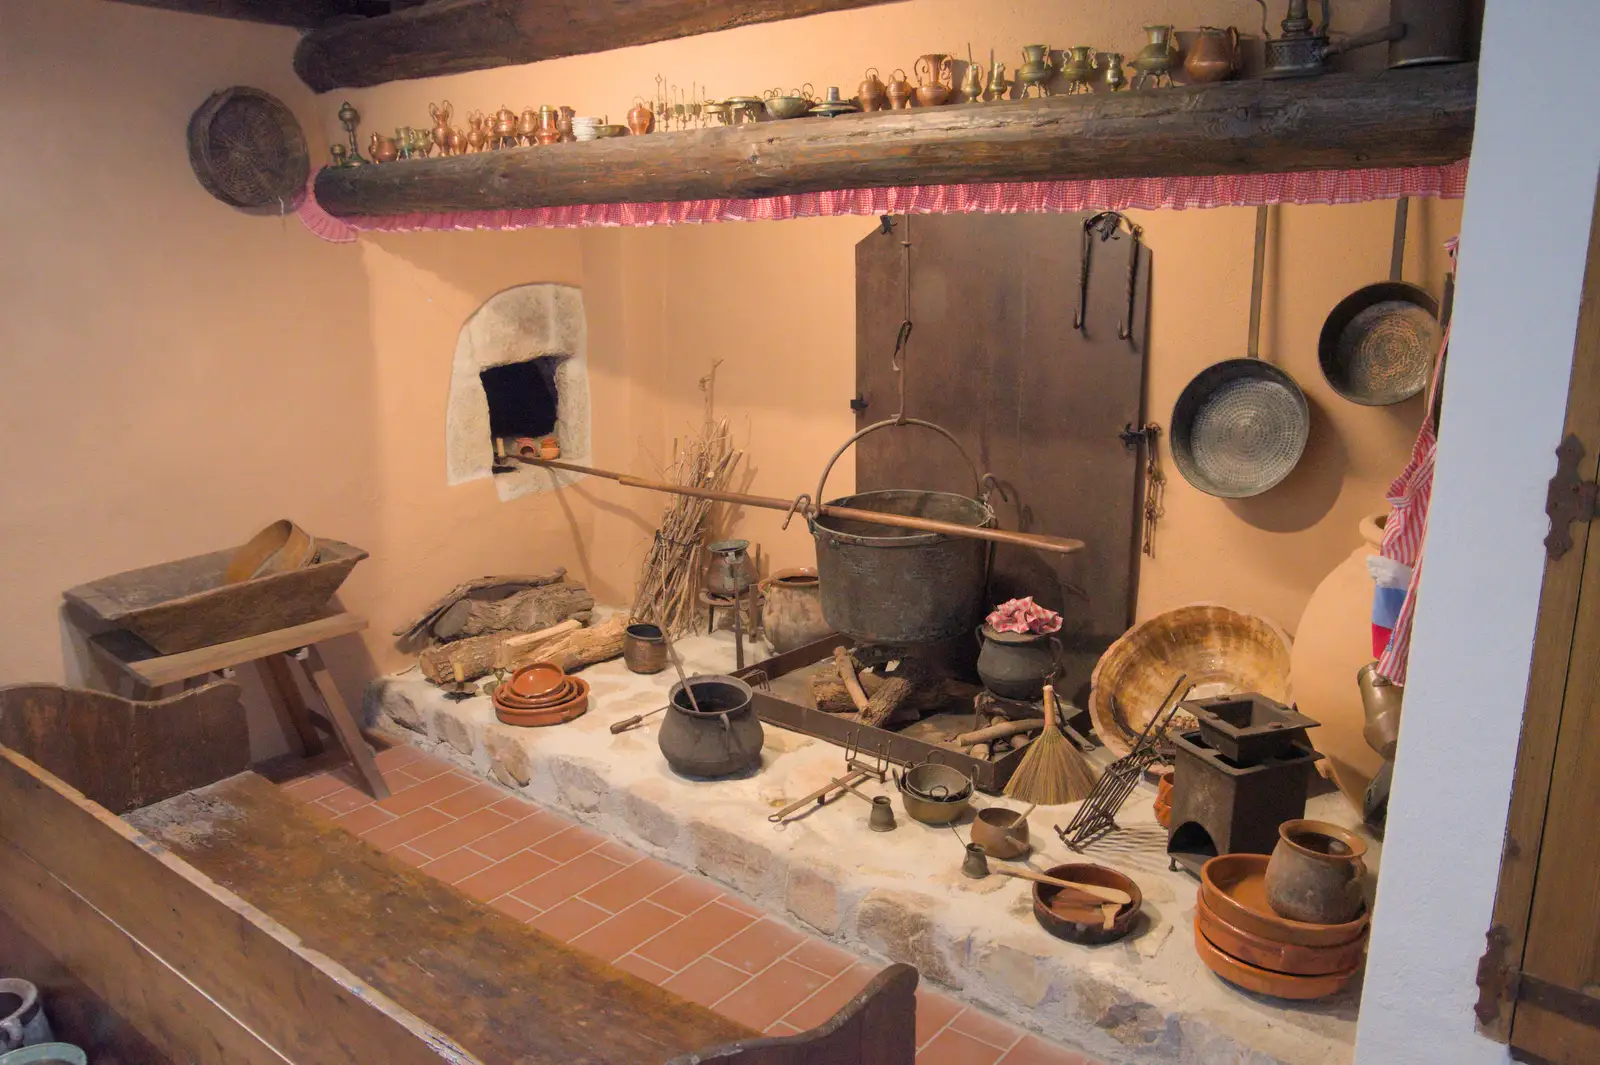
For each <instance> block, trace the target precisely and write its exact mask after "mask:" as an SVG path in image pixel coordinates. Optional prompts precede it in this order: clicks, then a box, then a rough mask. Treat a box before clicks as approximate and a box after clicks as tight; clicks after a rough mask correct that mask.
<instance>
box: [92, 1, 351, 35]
mask: <svg viewBox="0 0 1600 1065" xmlns="http://www.w3.org/2000/svg"><path fill="white" fill-rule="evenodd" d="M119 2H120V3H124V4H137V5H138V6H140V7H159V8H163V9H165V10H167V11H183V12H187V13H189V14H192V15H213V16H215V17H217V18H231V19H242V20H243V21H246V22H268V23H272V24H274V25H277V26H294V27H296V28H298V29H302V30H309V29H312V28H314V27H316V26H324V25H327V24H328V23H329V22H332V21H333V20H334V19H337V18H350V17H352V16H355V15H357V14H358V13H359V11H360V9H361V8H362V7H363V6H370V5H363V4H362V2H361V0H119Z"/></svg>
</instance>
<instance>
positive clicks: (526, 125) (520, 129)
mask: <svg viewBox="0 0 1600 1065" xmlns="http://www.w3.org/2000/svg"><path fill="white" fill-rule="evenodd" d="M538 131H539V112H537V111H535V110H534V109H533V108H531V107H526V108H523V110H522V117H521V118H519V119H517V143H518V144H532V143H533V135H534V134H535V133H537V132H538Z"/></svg>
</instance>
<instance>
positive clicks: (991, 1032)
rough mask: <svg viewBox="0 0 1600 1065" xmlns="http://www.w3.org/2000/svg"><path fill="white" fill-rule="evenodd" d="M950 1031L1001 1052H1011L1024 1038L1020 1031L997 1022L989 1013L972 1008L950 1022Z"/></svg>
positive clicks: (963, 1011) (999, 1021)
mask: <svg viewBox="0 0 1600 1065" xmlns="http://www.w3.org/2000/svg"><path fill="white" fill-rule="evenodd" d="M950 1029H951V1030H952V1031H956V1032H960V1033H961V1034H962V1035H970V1036H971V1037H972V1038H974V1039H978V1040H981V1041H983V1042H985V1043H988V1044H989V1045H990V1046H993V1047H999V1048H1000V1049H1001V1050H1010V1049H1011V1048H1012V1047H1013V1046H1015V1045H1016V1043H1017V1040H1018V1039H1019V1038H1021V1036H1022V1033H1021V1032H1020V1031H1018V1030H1017V1029H1016V1028H1013V1027H1012V1026H1011V1025H1009V1024H1007V1023H1006V1022H1005V1021H1001V1020H996V1019H995V1018H993V1017H991V1016H989V1015H988V1014H987V1013H981V1012H979V1011H978V1010H975V1009H971V1008H968V1009H965V1010H962V1011H961V1012H960V1013H959V1014H957V1015H956V1019H955V1020H953V1021H951V1022H950Z"/></svg>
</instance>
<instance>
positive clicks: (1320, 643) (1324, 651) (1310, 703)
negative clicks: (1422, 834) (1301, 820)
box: [1289, 514, 1388, 809]
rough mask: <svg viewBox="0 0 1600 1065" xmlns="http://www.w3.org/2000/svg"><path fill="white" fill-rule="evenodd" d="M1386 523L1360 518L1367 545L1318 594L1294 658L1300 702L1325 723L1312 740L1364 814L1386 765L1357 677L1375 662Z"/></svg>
mask: <svg viewBox="0 0 1600 1065" xmlns="http://www.w3.org/2000/svg"><path fill="white" fill-rule="evenodd" d="M1387 517H1388V515H1387V514H1374V515H1371V516H1369V517H1366V518H1363V519H1362V520H1361V523H1360V525H1359V527H1358V529H1359V533H1360V537H1361V546H1359V547H1357V548H1356V549H1355V550H1354V551H1352V552H1351V553H1350V555H1349V557H1348V558H1346V559H1345V560H1344V561H1343V562H1341V563H1339V564H1338V565H1337V566H1335V567H1334V568H1333V571H1332V572H1331V573H1329V574H1328V575H1327V576H1326V577H1324V578H1323V579H1322V583H1321V584H1319V585H1317V589H1316V591H1314V592H1312V593H1311V598H1310V599H1309V600H1308V601H1307V602H1306V609H1305V613H1303V614H1301V615H1300V623H1299V625H1298V626H1297V627H1296V629H1295V639H1294V648H1293V650H1292V651H1291V652H1290V655H1289V683H1290V686H1291V689H1292V690H1293V693H1294V701H1295V704H1296V706H1297V707H1298V708H1299V710H1300V712H1301V713H1302V714H1305V715H1306V716H1307V717H1310V718H1314V719H1315V720H1317V721H1320V722H1321V723H1322V725H1321V727H1320V728H1317V729H1314V730H1312V732H1311V734H1310V739H1311V741H1312V743H1313V745H1315V747H1316V748H1317V750H1319V751H1321V752H1322V753H1323V754H1324V755H1326V756H1327V759H1328V767H1329V768H1330V769H1331V770H1332V771H1333V779H1334V781H1335V782H1336V783H1337V784H1338V785H1339V790H1340V791H1342V792H1344V794H1345V797H1346V798H1348V799H1349V800H1350V801H1351V802H1352V803H1354V804H1355V806H1356V808H1357V809H1360V807H1361V797H1362V795H1363V793H1364V792H1365V791H1366V790H1367V785H1368V784H1370V783H1372V778H1373V777H1374V776H1376V775H1377V772H1378V770H1379V769H1380V768H1381V767H1382V766H1383V759H1382V758H1380V757H1379V756H1378V752H1377V751H1374V750H1373V749H1372V748H1371V747H1370V746H1368V744H1367V741H1366V738H1365V737H1364V736H1363V735H1362V731H1363V729H1364V728H1365V727H1366V722H1367V715H1366V710H1365V708H1364V707H1363V706H1362V703H1361V689H1360V687H1359V686H1358V684H1357V678H1356V674H1357V673H1358V672H1359V671H1360V669H1361V667H1362V666H1364V665H1366V664H1367V663H1369V662H1371V661H1372V659H1373V654H1372V591H1373V585H1372V577H1371V576H1370V575H1369V574H1368V573H1367V557H1368V556H1369V555H1376V554H1377V553H1378V548H1379V547H1380V546H1381V545H1382V543H1383V522H1384V521H1385V520H1386V519H1387Z"/></svg>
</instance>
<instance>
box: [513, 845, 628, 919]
mask: <svg viewBox="0 0 1600 1065" xmlns="http://www.w3.org/2000/svg"><path fill="white" fill-rule="evenodd" d="M533 853H535V854H537V853H539V852H538V851H534V852H533ZM621 868H622V866H620V865H618V864H617V863H616V862H614V861H612V860H611V859H610V858H606V857H602V856H601V855H598V854H584V855H581V856H579V857H577V858H574V859H572V861H570V862H567V863H566V864H565V865H558V866H557V867H556V868H554V869H552V870H550V871H549V872H548V873H546V874H544V875H543V876H541V877H539V878H538V879H536V880H530V881H529V882H528V883H526V884H523V885H522V886H521V887H519V888H517V889H516V891H514V892H513V894H514V895H516V896H517V898H519V899H521V900H522V901H523V902H527V903H531V904H532V905H534V906H538V907H539V908H540V909H549V908H550V907H552V906H554V905H556V904H557V903H559V902H563V901H565V900H567V899H570V898H572V897H573V896H575V895H577V894H578V893H579V892H581V891H582V890H583V889H584V888H587V887H592V886H594V885H595V884H598V883H599V882H600V881H602V880H604V879H605V878H606V877H608V876H610V875H611V874H613V873H615V872H617V871H618V870H620V869H621ZM585 905H589V906H593V904H592V903H585ZM593 908H594V909H597V910H600V912H601V913H603V914H605V915H606V916H607V917H610V916H611V911H610V910H604V909H600V907H598V906H594V907H593Z"/></svg>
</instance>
